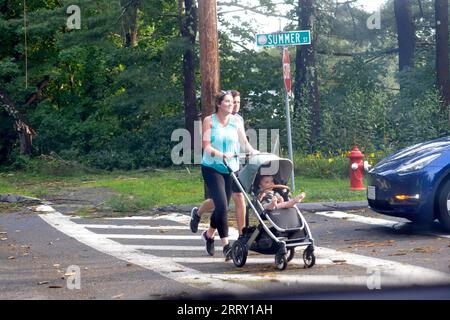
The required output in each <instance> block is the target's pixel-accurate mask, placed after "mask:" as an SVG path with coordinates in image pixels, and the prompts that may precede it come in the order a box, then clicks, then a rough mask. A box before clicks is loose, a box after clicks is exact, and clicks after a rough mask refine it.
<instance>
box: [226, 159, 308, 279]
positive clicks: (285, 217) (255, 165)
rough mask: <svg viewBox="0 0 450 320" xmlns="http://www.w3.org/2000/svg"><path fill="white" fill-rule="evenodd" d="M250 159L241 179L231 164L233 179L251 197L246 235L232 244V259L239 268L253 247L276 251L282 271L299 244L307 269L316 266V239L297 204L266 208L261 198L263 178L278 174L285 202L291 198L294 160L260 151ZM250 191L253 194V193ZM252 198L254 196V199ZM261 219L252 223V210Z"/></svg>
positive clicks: (279, 190) (261, 250) (258, 249)
mask: <svg viewBox="0 0 450 320" xmlns="http://www.w3.org/2000/svg"><path fill="white" fill-rule="evenodd" d="M246 160H247V161H246V162H248V163H247V164H246V165H244V166H243V168H242V170H241V171H240V172H239V179H238V178H237V177H236V175H235V174H234V173H233V172H232V170H231V169H230V168H229V167H228V164H227V162H226V161H224V163H225V165H226V166H227V168H228V169H229V171H230V173H231V176H232V178H233V180H234V181H235V182H236V184H237V186H238V187H239V189H240V190H241V191H242V193H243V194H244V196H245V198H246V200H247V209H246V219H245V220H246V223H245V228H244V229H243V234H242V236H241V237H239V239H238V240H237V241H235V242H234V243H233V245H232V258H233V262H234V264H235V266H236V267H239V268H240V267H243V266H244V265H245V263H246V261H247V256H248V252H249V250H251V251H254V252H258V253H262V254H274V255H275V265H276V267H277V268H278V269H279V270H284V269H286V267H287V265H288V262H289V261H291V260H292V259H293V258H294V255H295V248H296V247H306V248H305V250H304V251H303V262H304V264H305V267H306V268H311V267H312V266H314V264H315V261H316V258H315V255H314V240H313V238H312V236H311V231H310V229H309V226H308V223H307V222H306V220H305V218H304V217H303V215H302V214H301V212H300V210H299V209H298V208H297V207H293V208H286V209H276V210H271V211H267V210H264V208H263V206H262V204H261V202H260V201H259V199H258V193H259V192H260V191H261V190H259V179H260V177H261V176H262V175H272V176H274V182H275V184H276V186H275V188H274V189H276V190H277V192H278V193H280V195H282V197H283V198H284V200H285V201H288V200H289V187H287V186H286V185H287V182H288V180H289V176H290V174H291V172H292V168H293V165H292V162H291V161H290V160H289V159H282V158H279V157H278V156H276V155H274V154H262V153H261V154H256V155H252V156H250V157H248V158H247V159H246ZM249 194H250V196H249ZM250 197H251V198H250ZM250 211H252V213H253V215H254V216H255V217H256V219H257V222H258V223H257V225H256V226H250V225H249V212H250Z"/></svg>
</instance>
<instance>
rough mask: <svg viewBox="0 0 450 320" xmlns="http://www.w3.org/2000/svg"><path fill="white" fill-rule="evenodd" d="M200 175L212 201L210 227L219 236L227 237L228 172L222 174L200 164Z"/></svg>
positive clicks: (229, 188)
mask: <svg viewBox="0 0 450 320" xmlns="http://www.w3.org/2000/svg"><path fill="white" fill-rule="evenodd" d="M202 176H203V180H205V183H206V185H207V186H208V189H209V195H210V197H211V198H212V199H213V202H214V211H213V213H212V215H211V222H210V226H211V228H214V229H217V231H219V236H220V238H221V239H222V238H226V237H228V205H229V203H230V198H231V182H232V179H233V178H231V175H230V174H224V173H220V172H218V171H216V170H215V169H213V168H210V167H207V166H202Z"/></svg>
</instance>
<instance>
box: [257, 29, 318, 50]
mask: <svg viewBox="0 0 450 320" xmlns="http://www.w3.org/2000/svg"><path fill="white" fill-rule="evenodd" d="M307 44H311V31H310V30H302V31H289V32H277V33H266V34H257V35H256V45H257V46H259V47H273V46H301V45H307Z"/></svg>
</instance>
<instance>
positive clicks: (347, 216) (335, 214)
mask: <svg viewBox="0 0 450 320" xmlns="http://www.w3.org/2000/svg"><path fill="white" fill-rule="evenodd" d="M315 214H317V215H319V216H324V217H328V218H334V219H343V220H346V221H352V222H358V223H363V224H370V225H376V226H381V227H388V228H393V227H395V226H400V225H402V224H404V222H399V221H393V220H386V219H380V218H372V217H365V216H361V215H357V214H353V213H347V212H342V211H324V212H316V213H315ZM421 234H423V235H429V236H434V237H440V238H447V239H450V235H446V234H441V233H436V232H428V231H423V232H421Z"/></svg>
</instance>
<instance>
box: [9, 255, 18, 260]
mask: <svg viewBox="0 0 450 320" xmlns="http://www.w3.org/2000/svg"><path fill="white" fill-rule="evenodd" d="M15 258H16V257H14V256H11V257H8V259H9V260H14V259H15Z"/></svg>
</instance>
